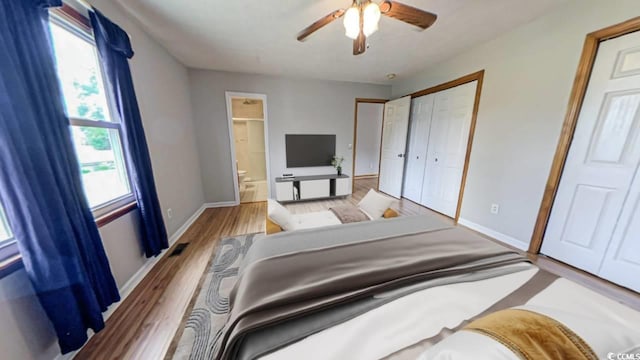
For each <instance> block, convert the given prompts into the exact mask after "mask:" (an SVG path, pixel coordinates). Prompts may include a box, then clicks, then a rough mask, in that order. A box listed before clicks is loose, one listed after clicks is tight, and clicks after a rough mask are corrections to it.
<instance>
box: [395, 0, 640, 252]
mask: <svg viewBox="0 0 640 360" xmlns="http://www.w3.org/2000/svg"><path fill="white" fill-rule="evenodd" d="M639 14H640V2H639V1H637V0H615V1H605V0H576V1H573V2H569V3H567V4H566V5H564V6H562V7H560V8H559V9H558V10H557V11H555V12H553V13H550V14H548V15H545V16H543V17H541V18H539V19H537V20H535V21H533V22H531V23H529V24H526V25H524V26H522V27H520V28H517V29H515V30H513V31H511V32H509V33H507V34H505V35H503V36H501V37H499V38H497V39H495V40H493V41H491V42H488V43H485V44H482V45H479V46H477V47H475V48H473V49H471V50H469V51H466V52H464V53H461V54H459V55H458V56H456V57H454V58H451V59H449V60H447V61H444V62H442V63H440V64H438V65H435V66H433V67H430V68H428V69H425V70H424V71H422V72H421V73H419V74H413V75H412V76H411V77H408V78H406V79H403V80H401V81H398V82H397V83H395V84H394V85H393V94H394V96H401V95H404V94H408V93H411V92H413V91H416V90H420V89H424V88H428V87H430V86H433V85H436V84H440V83H443V82H446V81H449V80H453V79H455V78H458V77H460V76H463V75H466V74H469V73H472V72H475V71H478V70H481V69H485V70H486V73H485V78H484V86H483V89H482V98H481V100H480V108H479V113H478V122H477V128H476V133H475V139H474V143H473V151H472V154H471V163H470V168H469V174H468V179H467V186H466V191H465V193H464V201H463V204H462V214H461V217H462V219H464V220H467V222H471V223H472V224H476V225H480V226H481V227H484V228H486V229H488V230H491V231H494V232H497V235H500V236H502V235H506V236H503V237H504V238H507V239H508V238H511V239H512V240H514V243H515V245H518V246H520V247H523V248H524V247H527V246H528V243H529V241H530V238H531V234H532V232H533V226H534V224H535V220H536V216H537V213H538V209H539V206H540V201H541V200H542V195H543V191H544V187H545V183H546V180H547V177H548V175H549V169H550V167H551V162H552V158H553V155H554V153H555V147H556V145H557V141H558V138H559V135H560V128H561V126H562V122H563V120H564V116H565V113H566V110H567V103H568V99H569V93H570V91H571V88H572V84H573V79H574V76H575V73H576V69H577V65H578V60H579V57H580V54H581V51H582V45H583V42H584V39H585V36H586V34H587V33H589V32H592V31H594V30H598V29H601V28H603V27H606V26H610V25H613V24H616V23H618V22H621V21H624V20H628V19H629V18H631V17H634V16H638V15H639ZM492 203H496V204H499V205H500V213H499V214H498V215H492V214H491V213H490V212H489V208H490V206H491V204H492ZM494 235H496V234H494Z"/></svg>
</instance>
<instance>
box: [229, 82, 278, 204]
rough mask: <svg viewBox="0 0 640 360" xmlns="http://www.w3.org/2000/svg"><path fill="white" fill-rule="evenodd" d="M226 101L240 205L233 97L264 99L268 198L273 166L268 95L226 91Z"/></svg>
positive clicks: (230, 144) (232, 159)
mask: <svg viewBox="0 0 640 360" xmlns="http://www.w3.org/2000/svg"><path fill="white" fill-rule="evenodd" d="M224 94H225V101H226V104H227V126H228V127H229V149H230V151H231V172H232V175H233V189H234V192H235V194H234V205H240V184H238V167H237V165H236V144H235V137H234V135H233V113H232V106H233V103H232V101H231V100H232V99H233V98H234V97H235V98H237V97H240V98H251V99H260V100H262V111H263V112H264V114H263V115H264V160H265V166H266V167H267V179H266V181H267V198H268V199H270V198H271V166H270V161H269V153H270V151H269V115H268V114H269V112H268V111H267V95H265V94H257V93H245V92H235V91H225V93H224Z"/></svg>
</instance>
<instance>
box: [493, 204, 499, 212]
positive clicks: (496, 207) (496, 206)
mask: <svg viewBox="0 0 640 360" xmlns="http://www.w3.org/2000/svg"><path fill="white" fill-rule="evenodd" d="M498 212H500V205H498V204H491V213H492V214H497V213H498Z"/></svg>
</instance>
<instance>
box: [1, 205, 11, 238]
mask: <svg viewBox="0 0 640 360" xmlns="http://www.w3.org/2000/svg"><path fill="white" fill-rule="evenodd" d="M12 239H13V234H12V233H11V229H10V228H9V222H8V221H7V217H6V216H5V214H4V209H3V208H2V204H0V247H1V246H2V245H3V244H6V243H7V242H9V241H10V240H12Z"/></svg>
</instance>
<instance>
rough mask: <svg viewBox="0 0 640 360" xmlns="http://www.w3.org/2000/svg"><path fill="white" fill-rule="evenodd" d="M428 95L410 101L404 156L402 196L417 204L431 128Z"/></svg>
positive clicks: (431, 100) (431, 96)
mask: <svg viewBox="0 0 640 360" xmlns="http://www.w3.org/2000/svg"><path fill="white" fill-rule="evenodd" d="M434 98H435V95H433V94H429V95H425V96H421V97H418V98H415V99H413V100H411V121H410V130H409V146H408V148H407V156H406V171H405V176H404V188H403V190H402V196H403V197H405V198H407V199H409V200H411V201H415V202H417V203H419V202H420V201H421V199H422V183H423V181H424V168H425V164H426V160H427V144H428V141H427V140H428V139H429V130H430V128H431V114H432V112H433V99H434Z"/></svg>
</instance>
